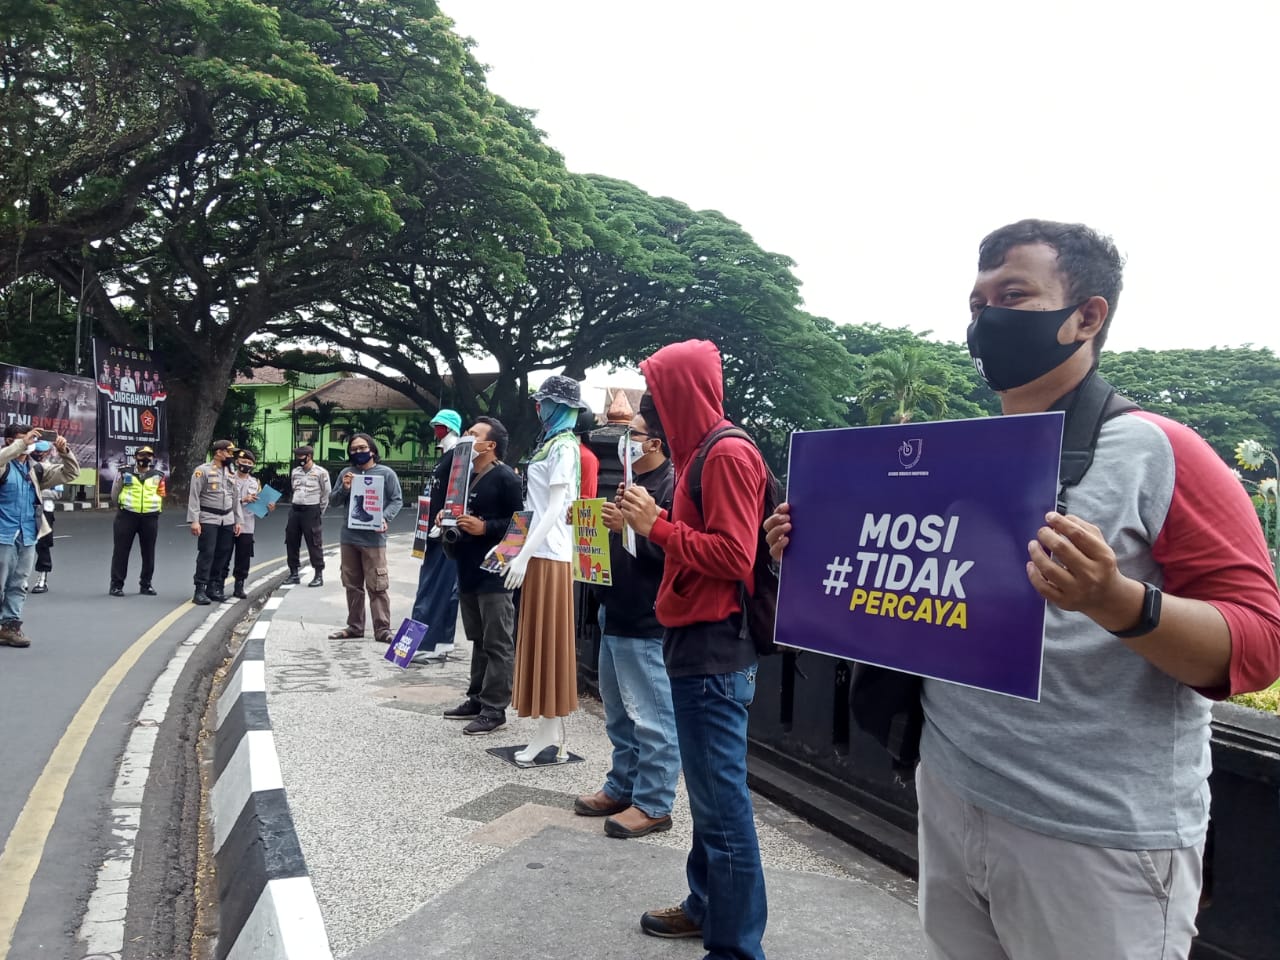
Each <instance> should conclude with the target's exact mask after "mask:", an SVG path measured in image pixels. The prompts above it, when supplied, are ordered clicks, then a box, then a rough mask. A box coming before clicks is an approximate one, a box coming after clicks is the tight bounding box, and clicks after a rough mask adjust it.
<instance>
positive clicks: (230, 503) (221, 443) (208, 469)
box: [187, 440, 244, 606]
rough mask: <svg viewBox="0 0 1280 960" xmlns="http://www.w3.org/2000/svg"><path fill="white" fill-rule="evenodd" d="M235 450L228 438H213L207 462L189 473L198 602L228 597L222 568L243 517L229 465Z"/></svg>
mask: <svg viewBox="0 0 1280 960" xmlns="http://www.w3.org/2000/svg"><path fill="white" fill-rule="evenodd" d="M235 453H236V449H235V445H234V444H233V443H232V442H231V441H230V440H216V441H214V444H213V455H212V456H211V457H210V458H209V462H208V463H204V464H201V465H200V466H198V467H196V472H195V473H194V474H192V476H191V493H190V494H189V496H188V497H187V523H189V524H191V535H192V536H193V537H195V538H196V574H195V585H196V589H195V593H194V594H193V595H192V597H191V602H192V603H196V604H199V605H201V606H207V605H208V604H209V602H210V601H215V602H221V601H223V600H226V599H227V596H226V592H225V590H224V581H223V579H222V569H223V567H225V566H226V565H227V561H228V559H229V558H230V557H231V550H232V548H233V547H234V545H235V538H236V535H237V534H238V533H239V532H240V525H241V523H242V522H243V520H244V512H243V511H242V509H241V507H240V496H239V490H238V488H237V487H236V480H235V474H234V473H232V472H231V470H230V469H229V467H228V465H229V464H230V463H231V460H232V458H233V457H234V456H235Z"/></svg>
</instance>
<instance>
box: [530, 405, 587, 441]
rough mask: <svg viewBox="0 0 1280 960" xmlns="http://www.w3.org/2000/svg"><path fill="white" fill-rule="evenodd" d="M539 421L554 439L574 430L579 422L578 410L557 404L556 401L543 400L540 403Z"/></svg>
mask: <svg viewBox="0 0 1280 960" xmlns="http://www.w3.org/2000/svg"><path fill="white" fill-rule="evenodd" d="M538 419H539V420H541V421H542V428H543V430H544V431H545V433H546V435H547V436H548V437H554V436H555V435H556V434H557V433H563V432H564V431H566V430H572V429H573V425H574V424H575V423H577V422H578V408H577V407H570V406H567V405H566V404H563V403H556V402H555V401H554V400H543V401H540V402H539V403H538Z"/></svg>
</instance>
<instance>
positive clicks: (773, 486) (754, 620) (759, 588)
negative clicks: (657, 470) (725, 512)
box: [689, 426, 782, 657]
mask: <svg viewBox="0 0 1280 960" xmlns="http://www.w3.org/2000/svg"><path fill="white" fill-rule="evenodd" d="M725 437H738V438H739V439H741V440H745V441H747V443H749V444H751V446H753V447H755V448H756V453H759V452H760V448H759V447H758V446H756V442H755V440H753V439H752V437H751V434H749V433H747V431H745V430H743V429H742V428H741V427H733V426H729V427H721V428H720V429H718V430H715V431H713V432H712V433H711V435H710V436H708V437H707V438H706V439H705V440H703V441H702V446H701V447H699V448H698V453H697V454H696V455H695V456H694V458H693V463H692V465H691V466H690V467H689V495H690V496H691V497H692V498H693V505H694V506H695V507H697V508H698V514H699V515H700V516H704V517H705V514H704V513H703V511H702V467H703V465H704V464H705V463H706V460H707V454H709V453H710V452H711V448H712V447H714V446H715V445H716V444H717V443H718V442H719V441H721V440H723V439H724V438H725ZM760 463H761V464H762V465H763V466H764V476H765V482H764V513H763V515H762V516H761V517H760V519H759V523H758V525H757V527H756V560H755V564H754V565H753V567H752V571H753V573H754V577H755V584H754V586H755V589H754V591H748V590H747V585H746V584H745V583H743V584H741V585H740V591H741V596H742V633H741V634H740V636H748V635H749V636H750V637H751V643H752V644H753V645H754V646H755V648H756V654H757V655H758V656H761V657H767V656H771V655H773V654H775V653H777V652H778V648H777V646H776V645H775V644H774V642H773V622H774V619H775V618H776V617H777V613H778V574H777V572H776V571H775V570H774V568H773V564H772V563H771V562H770V559H769V545H768V544H767V543H766V542H765V539H764V519H765V517H768V516H769V515H771V514H772V513H773V511H774V509H775V508H776V507H777V506H778V503H779V502H780V501H781V499H782V497H781V493H782V485H781V484H779V483H778V478H777V477H775V476H774V475H773V471H772V470H770V469H769V465H768V464H767V463H765V462H764V456H763V455H761V457H760Z"/></svg>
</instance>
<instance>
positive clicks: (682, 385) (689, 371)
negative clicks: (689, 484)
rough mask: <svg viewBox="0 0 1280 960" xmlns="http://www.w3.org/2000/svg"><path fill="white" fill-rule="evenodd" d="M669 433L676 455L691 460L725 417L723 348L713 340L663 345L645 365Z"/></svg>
mask: <svg viewBox="0 0 1280 960" xmlns="http://www.w3.org/2000/svg"><path fill="white" fill-rule="evenodd" d="M640 372H641V373H642V374H644V380H645V384H646V385H647V386H648V388H649V392H650V393H651V394H653V404H654V406H655V407H657V408H658V416H659V417H661V418H662V426H663V428H664V429H665V430H666V432H667V443H668V445H669V446H670V447H671V459H672V460H673V461H675V465H676V469H677V470H679V469H681V468H682V467H684V466H685V465H686V464H688V462H689V460H691V459H692V458H693V455H694V454H695V453H696V452H697V450H698V444H700V443H701V442H702V440H703V438H704V437H706V435H707V434H708V433H710V432H711V431H712V430H713V429H714V428H715V427H716V426H718V425H719V424H720V422H721V421H723V420H724V375H723V372H722V369H721V365H720V351H719V350H718V349H717V348H716V345H715V344H714V343H712V342H711V341H710V340H685V341H682V342H681V343H673V344H671V345H670V346H666V347H663V348H662V349H661V350H659V351H658V352H657V353H655V354H654V355H653V356H651V357H650V358H649V359H648V360H645V361H644V362H643V363H641V364H640Z"/></svg>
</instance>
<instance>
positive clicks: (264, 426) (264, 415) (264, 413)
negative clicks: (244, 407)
mask: <svg viewBox="0 0 1280 960" xmlns="http://www.w3.org/2000/svg"><path fill="white" fill-rule="evenodd" d="M270 413H271V408H270V407H267V408H266V409H265V410H263V411H262V462H263V463H266V462H267V416H268V415H269V414H270Z"/></svg>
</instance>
